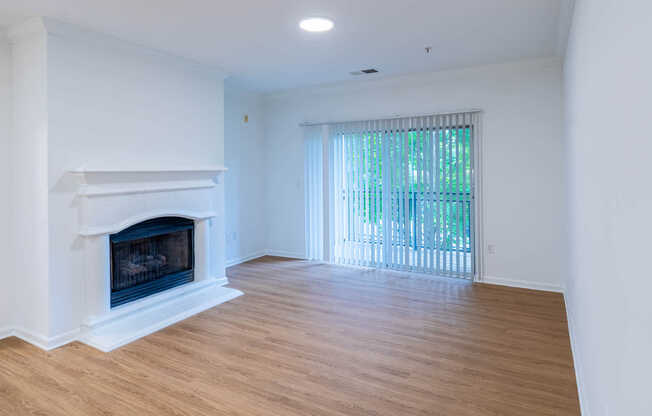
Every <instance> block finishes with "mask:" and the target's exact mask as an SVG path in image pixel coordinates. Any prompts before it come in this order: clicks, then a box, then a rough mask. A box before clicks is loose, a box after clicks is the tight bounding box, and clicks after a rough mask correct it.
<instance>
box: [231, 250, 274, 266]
mask: <svg viewBox="0 0 652 416" xmlns="http://www.w3.org/2000/svg"><path fill="white" fill-rule="evenodd" d="M266 254H267V250H260V251H257V252H255V253H253V254H250V255H248V256H244V257H238V258H235V259H231V260H227V261H226V267H231V266H235V265H238V264H241V263H245V262H247V261H250V260H253V259H257V258H259V257H263V256H265V255H266Z"/></svg>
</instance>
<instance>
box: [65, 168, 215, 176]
mask: <svg viewBox="0 0 652 416" xmlns="http://www.w3.org/2000/svg"><path fill="white" fill-rule="evenodd" d="M227 170H228V169H227V168H225V167H224V166H217V165H215V166H198V167H176V168H164V167H161V168H138V167H124V168H120V167H114V168H106V167H99V166H97V167H93V166H91V167H89V166H87V165H84V166H80V167H78V168H76V169H71V170H70V171H69V172H70V173H72V174H76V175H87V176H91V175H101V174H116V173H118V174H119V173H125V174H134V173H135V174H144V173H208V174H210V175H217V174H218V173H221V172H226V171H227Z"/></svg>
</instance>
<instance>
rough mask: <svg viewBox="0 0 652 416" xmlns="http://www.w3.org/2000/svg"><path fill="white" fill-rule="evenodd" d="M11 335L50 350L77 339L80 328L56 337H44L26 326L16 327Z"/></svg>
mask: <svg viewBox="0 0 652 416" xmlns="http://www.w3.org/2000/svg"><path fill="white" fill-rule="evenodd" d="M11 335H12V336H15V337H16V338H20V339H22V340H23V341H25V342H27V343H29V344H32V345H35V346H37V347H39V348H40V349H42V350H45V351H50V350H53V349H55V348H59V347H60V346H62V345H65V344H69V343H71V342H73V341H76V340H77V337H78V336H79V329H74V330H72V331H68V332H65V333H63V334H60V335H56V336H54V337H44V336H43V335H39V334H35V333H34V332H31V331H28V330H27V329H25V328H14V329H13V330H12V331H11Z"/></svg>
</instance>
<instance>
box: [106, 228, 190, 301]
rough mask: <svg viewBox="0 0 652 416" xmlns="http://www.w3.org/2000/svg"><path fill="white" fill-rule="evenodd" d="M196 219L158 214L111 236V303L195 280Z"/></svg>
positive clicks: (148, 294) (142, 296) (133, 298)
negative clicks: (156, 216)
mask: <svg viewBox="0 0 652 416" xmlns="http://www.w3.org/2000/svg"><path fill="white" fill-rule="evenodd" d="M193 240H194V221H193V220H190V219H187V218H181V217H161V218H154V219H151V220H147V221H144V222H141V223H139V224H136V225H133V226H131V227H129V228H127V229H125V230H123V231H120V232H119V233H116V234H112V235H111V236H110V243H111V244H110V247H111V257H110V258H111V307H112V308H113V307H116V306H120V305H123V304H126V303H128V302H132V301H134V300H137V299H141V298H144V297H146V296H150V295H153V294H155V293H159V292H162V291H164V290H167V289H171V288H173V287H177V286H180V285H183V284H185V283H189V282H192V281H193V280H194V244H193Z"/></svg>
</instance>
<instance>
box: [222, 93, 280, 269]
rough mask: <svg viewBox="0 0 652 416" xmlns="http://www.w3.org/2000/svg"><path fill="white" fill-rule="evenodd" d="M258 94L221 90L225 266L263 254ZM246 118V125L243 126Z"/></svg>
mask: <svg viewBox="0 0 652 416" xmlns="http://www.w3.org/2000/svg"><path fill="white" fill-rule="evenodd" d="M262 105H263V103H262V97H261V95H260V94H257V93H253V92H248V91H247V90H246V89H244V88H242V87H239V86H237V85H235V84H233V83H230V82H229V81H228V80H227V81H226V83H225V90H224V139H225V141H224V159H225V163H226V166H227V167H228V169H229V170H228V171H227V172H226V174H225V181H224V185H225V186H224V192H225V204H226V206H225V212H226V224H225V229H226V262H227V265H229V264H235V263H240V262H242V261H244V260H245V259H249V258H252V257H257V256H260V255H262V254H264V250H265V249H266V248H267V246H266V242H267V240H266V227H267V222H268V221H269V218H268V217H267V216H266V214H265V209H264V204H265V178H266V176H267V175H266V173H265V171H264V165H265V157H264V150H265V149H264V129H263V127H264V126H263V107H262ZM245 115H248V117H249V121H248V122H247V123H245V122H244V116H245Z"/></svg>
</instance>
